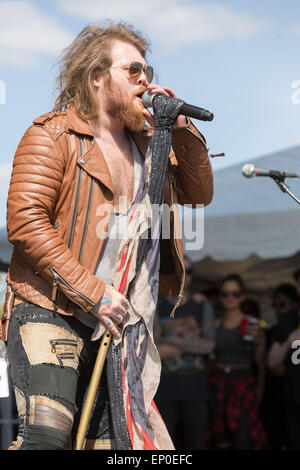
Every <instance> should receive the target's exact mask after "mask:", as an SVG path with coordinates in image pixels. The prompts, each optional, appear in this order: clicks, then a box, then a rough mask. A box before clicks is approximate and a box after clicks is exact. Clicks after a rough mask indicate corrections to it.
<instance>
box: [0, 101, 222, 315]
mask: <svg viewBox="0 0 300 470" xmlns="http://www.w3.org/2000/svg"><path fill="white" fill-rule="evenodd" d="M152 134H153V131H151V130H150V131H149V130H148V131H147V132H143V133H141V134H132V137H133V138H134V140H135V142H136V144H137V146H138V148H139V149H140V151H141V153H142V154H143V155H145V152H146V149H147V146H148V143H149V141H150V138H151V135H152ZM93 137H94V136H93V133H92V132H91V129H90V127H89V125H88V124H87V123H86V122H85V121H83V120H81V119H80V118H79V117H78V116H77V115H76V113H75V112H74V111H73V110H72V109H67V110H66V111H63V112H59V113H47V114H45V115H43V116H41V117H39V118H37V119H35V120H34V121H33V125H32V126H30V127H29V129H28V130H27V131H26V133H25V135H24V137H23V138H22V140H21V141H20V143H19V146H18V148H17V151H16V154H15V158H14V163H13V171H12V177H11V181H10V188H9V194H8V200H7V229H8V239H9V241H10V242H11V243H12V244H13V245H14V250H13V255H12V259H11V265H10V268H9V271H8V275H7V278H6V280H7V283H8V286H10V287H9V289H11V290H12V291H13V292H15V293H16V294H17V295H19V296H20V297H22V298H23V299H25V300H27V301H29V302H32V303H34V304H37V305H39V306H41V307H44V308H47V309H50V310H56V311H57V312H58V313H61V314H65V315H72V314H73V313H74V310H75V309H76V308H78V306H80V307H81V308H82V309H83V310H85V311H86V312H89V311H91V310H92V309H93V307H94V306H95V305H96V304H97V303H98V302H99V300H100V299H101V297H102V295H103V293H104V289H105V284H104V283H103V282H102V281H101V280H100V279H98V278H97V277H96V276H95V275H94V274H93V273H94V271H95V267H96V263H97V260H98V258H99V255H100V252H101V248H102V245H103V241H104V238H105V231H106V230H107V226H108V220H109V213H110V210H111V208H112V207H113V203H114V188H113V186H112V181H111V177H110V173H109V170H108V167H107V164H106V162H105V159H104V157H103V154H102V152H101V150H100V148H99V146H98V144H97V143H96V141H95V139H94V138H93ZM172 147H173V150H174V152H172V153H171V154H170V159H171V165H170V168H171V170H170V171H169V177H168V179H167V183H166V190H165V202H166V203H168V204H169V205H172V204H173V203H176V202H178V203H180V204H193V205H195V204H204V205H207V204H208V203H209V202H210V201H211V199H212V195H213V178H212V168H211V164H210V161H209V158H208V153H207V147H206V144H205V139H204V138H203V136H202V135H201V134H200V133H199V132H198V131H197V129H196V128H195V127H194V126H193V125H192V124H191V122H190V121H189V124H188V126H187V127H186V128H184V129H178V130H174V132H173V142H172ZM175 155H176V156H175ZM103 204H107V207H108V211H107V212H106V214H103V211H102V210H99V209H101V208H102V207H103ZM174 214H175V215H173V213H172V212H171V215H170V218H171V234H172V237H171V240H170V241H169V240H162V242H161V268H160V293H161V294H162V293H168V294H177V295H179V296H180V294H181V293H182V290H183V286H184V268H183V262H182V261H183V249H182V241H181V239H177V240H175V236H174V230H173V229H172V227H174V224H175V225H176V224H178V220H176V219H177V215H176V213H174ZM179 298H180V297H179Z"/></svg>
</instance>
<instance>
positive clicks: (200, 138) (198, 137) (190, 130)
mask: <svg viewBox="0 0 300 470" xmlns="http://www.w3.org/2000/svg"><path fill="white" fill-rule="evenodd" d="M186 130H187V131H189V132H190V133H191V134H193V135H194V136H195V137H197V139H199V140H201V142H202V143H203V145H204V147H205V148H206V150H207V151H209V148H208V147H207V145H206V143H205V142H204V140H203V139H202V137H201V136H200V135H197V134H195V132H193V131H192V129H189V128H188V127H187V128H186Z"/></svg>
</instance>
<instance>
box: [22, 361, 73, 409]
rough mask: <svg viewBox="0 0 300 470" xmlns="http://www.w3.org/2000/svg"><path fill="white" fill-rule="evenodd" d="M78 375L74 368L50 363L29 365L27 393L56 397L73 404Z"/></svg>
mask: <svg viewBox="0 0 300 470" xmlns="http://www.w3.org/2000/svg"><path fill="white" fill-rule="evenodd" d="M77 381H78V376H77V373H76V371H75V370H74V369H71V368H66V367H59V366H55V365H52V364H39V365H36V366H30V367H29V371H28V394H29V395H47V396H50V397H52V398H53V397H58V398H62V399H64V400H67V401H68V402H70V403H72V404H73V405H75V398H76V390H77Z"/></svg>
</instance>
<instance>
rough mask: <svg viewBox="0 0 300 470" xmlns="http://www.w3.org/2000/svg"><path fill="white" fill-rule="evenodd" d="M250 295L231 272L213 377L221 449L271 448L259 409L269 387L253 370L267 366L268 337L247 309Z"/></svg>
mask: <svg viewBox="0 0 300 470" xmlns="http://www.w3.org/2000/svg"><path fill="white" fill-rule="evenodd" d="M244 300H245V287H244V283H243V281H242V279H241V278H240V277H239V276H238V275H237V274H232V275H229V276H227V277H225V278H224V279H223V280H222V282H221V288H220V301H221V305H222V309H223V314H222V316H221V318H218V319H217V320H216V331H215V335H216V336H215V338H216V345H215V351H214V355H215V364H214V368H213V372H212V373H211V377H210V381H209V383H210V398H211V407H210V408H211V413H210V418H211V419H210V438H211V444H212V446H213V447H214V448H217V449H229V448H230V449H236V450H238V449H239V450H240V449H244V450H247V449H257V450H258V449H265V448H266V447H267V445H266V442H267V440H266V435H265V432H264V429H263V426H262V423H261V421H260V419H259V408H258V405H259V402H260V400H261V397H262V394H263V389H262V384H261V381H260V380H258V381H256V380H255V377H254V374H253V364H255V365H256V366H257V368H260V367H265V336H264V332H263V330H262V329H261V328H260V326H259V325H258V321H257V320H255V319H254V317H251V316H249V315H248V316H246V315H245V314H244V313H243V312H242V309H241V305H242V303H243V301H244ZM251 322H253V323H251ZM254 322H255V323H254ZM258 376H259V377H261V376H262V374H258Z"/></svg>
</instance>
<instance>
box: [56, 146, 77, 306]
mask: <svg viewBox="0 0 300 470" xmlns="http://www.w3.org/2000/svg"><path fill="white" fill-rule="evenodd" d="M79 143H80V156H81V157H82V155H83V143H82V138H81V137H80V138H79ZM82 172H83V169H82V167H80V168H79V175H78V183H77V191H76V199H75V206H74V212H73V217H72V225H71V232H70V238H69V244H68V248H70V249H71V247H72V244H73V238H74V232H75V225H76V218H77V211H78V202H79V194H80V187H81V178H82ZM67 297H68V296H67ZM58 298H59V290H58V282H54V287H53V291H52V298H51V300H52V301H53V306H54V307H56V304H57V301H58ZM68 298H70V297H68ZM71 300H72V299H71Z"/></svg>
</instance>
